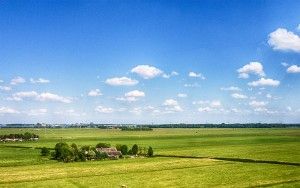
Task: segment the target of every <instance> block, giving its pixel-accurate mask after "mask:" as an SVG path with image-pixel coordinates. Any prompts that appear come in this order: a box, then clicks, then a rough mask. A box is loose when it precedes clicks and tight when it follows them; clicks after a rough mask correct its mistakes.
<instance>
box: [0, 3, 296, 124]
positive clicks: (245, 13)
mask: <svg viewBox="0 0 300 188" xmlns="http://www.w3.org/2000/svg"><path fill="white" fill-rule="evenodd" d="M299 10H300V3H299V2H297V1H1V2H0V67H1V68H0V123H36V122H45V123H73V122H97V123H206V122H208V123H221V122H225V123H236V122H241V123H244V122H283V123H299V122H300V100H299V93H300V11H299Z"/></svg>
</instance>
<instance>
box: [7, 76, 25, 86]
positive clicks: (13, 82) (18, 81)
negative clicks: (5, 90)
mask: <svg viewBox="0 0 300 188" xmlns="http://www.w3.org/2000/svg"><path fill="white" fill-rule="evenodd" d="M25 82H26V80H25V79H24V78H22V77H20V76H17V77H15V78H13V79H12V80H11V81H10V84H11V85H17V84H22V83H25Z"/></svg>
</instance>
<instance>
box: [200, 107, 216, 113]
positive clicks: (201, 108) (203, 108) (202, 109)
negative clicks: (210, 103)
mask: <svg viewBox="0 0 300 188" xmlns="http://www.w3.org/2000/svg"><path fill="white" fill-rule="evenodd" d="M198 111H199V112H211V111H213V109H212V108H210V107H200V108H198Z"/></svg>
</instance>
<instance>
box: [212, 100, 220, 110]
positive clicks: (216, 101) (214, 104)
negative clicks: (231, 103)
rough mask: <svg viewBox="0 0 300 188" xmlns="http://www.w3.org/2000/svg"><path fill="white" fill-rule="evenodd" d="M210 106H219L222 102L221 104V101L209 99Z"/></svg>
mask: <svg viewBox="0 0 300 188" xmlns="http://www.w3.org/2000/svg"><path fill="white" fill-rule="evenodd" d="M210 106H211V107H212V108H219V107H221V106H222V104H221V101H218V100H214V101H211V103H210Z"/></svg>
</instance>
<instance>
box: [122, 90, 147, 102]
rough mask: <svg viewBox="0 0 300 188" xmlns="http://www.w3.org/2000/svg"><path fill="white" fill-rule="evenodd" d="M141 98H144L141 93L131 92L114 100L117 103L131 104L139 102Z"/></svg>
mask: <svg viewBox="0 0 300 188" xmlns="http://www.w3.org/2000/svg"><path fill="white" fill-rule="evenodd" d="M141 97H145V93H144V92H143V91H139V90H133V91H130V92H127V93H125V95H124V97H119V98H116V99H117V100H119V101H129V102H133V101H137V100H139V99H140V98H141Z"/></svg>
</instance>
